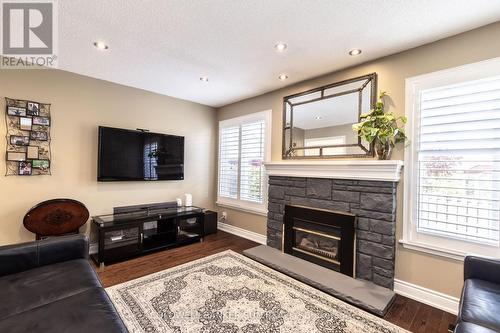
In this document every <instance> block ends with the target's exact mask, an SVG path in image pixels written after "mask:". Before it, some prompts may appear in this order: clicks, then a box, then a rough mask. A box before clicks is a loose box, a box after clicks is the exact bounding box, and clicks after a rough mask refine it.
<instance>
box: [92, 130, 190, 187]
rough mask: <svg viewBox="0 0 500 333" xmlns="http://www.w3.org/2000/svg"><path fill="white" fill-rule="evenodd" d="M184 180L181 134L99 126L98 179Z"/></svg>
mask: <svg viewBox="0 0 500 333" xmlns="http://www.w3.org/2000/svg"><path fill="white" fill-rule="evenodd" d="M180 179H184V137H182V136H176V135H167V134H159V133H151V132H145V131H133V130H126V129H120V128H112V127H103V126H99V156H98V169H97V180H98V181H134V180H135V181H137V180H148V181H149V180H180Z"/></svg>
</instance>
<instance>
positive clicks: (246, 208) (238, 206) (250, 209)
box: [215, 200, 267, 216]
mask: <svg viewBox="0 0 500 333" xmlns="http://www.w3.org/2000/svg"><path fill="white" fill-rule="evenodd" d="M215 204H216V205H217V206H219V207H225V208H230V209H234V210H239V211H242V212H246V213H252V214H256V215H262V216H267V207H266V208H262V207H260V206H261V205H258V207H257V205H255V206H252V205H245V204H244V201H242V200H235V202H225V201H217V202H216V203H215Z"/></svg>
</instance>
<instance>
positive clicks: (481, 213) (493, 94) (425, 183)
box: [410, 76, 500, 246]
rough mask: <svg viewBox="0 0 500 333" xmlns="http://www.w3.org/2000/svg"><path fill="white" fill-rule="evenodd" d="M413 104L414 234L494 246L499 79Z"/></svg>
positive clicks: (427, 94) (426, 92)
mask: <svg viewBox="0 0 500 333" xmlns="http://www.w3.org/2000/svg"><path fill="white" fill-rule="evenodd" d="M417 98H418V100H419V103H418V108H419V110H418V111H419V112H418V119H414V120H413V121H416V122H417V127H416V128H417V130H416V134H417V135H415V136H414V138H413V140H414V142H411V143H410V144H414V145H417V147H418V148H417V154H416V160H415V161H414V163H416V164H417V165H416V167H417V173H416V174H417V178H418V180H417V182H416V186H415V187H414V188H413V190H416V191H417V193H416V195H415V198H416V201H417V202H416V220H417V221H416V222H417V232H421V233H428V234H431V235H436V236H444V237H448V238H454V239H458V240H463V241H468V242H476V243H481V244H486V245H496V246H498V243H499V220H500V214H499V211H500V207H499V202H500V76H494V77H488V78H485V79H481V80H472V81H467V82H461V83H460V84H452V85H446V86H441V87H438V88H432V89H423V90H421V91H420V92H419V96H418V97H417Z"/></svg>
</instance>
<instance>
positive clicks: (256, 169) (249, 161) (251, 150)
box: [240, 120, 266, 203]
mask: <svg viewBox="0 0 500 333" xmlns="http://www.w3.org/2000/svg"><path fill="white" fill-rule="evenodd" d="M265 126H266V124H265V122H264V121H263V120H261V121H257V122H252V123H248V124H243V125H242V126H241V174H240V184H241V185H240V199H241V200H247V201H251V202H256V203H262V201H263V191H262V189H263V181H262V180H263V176H264V165H263V162H264V138H265V136H264V135H265Z"/></svg>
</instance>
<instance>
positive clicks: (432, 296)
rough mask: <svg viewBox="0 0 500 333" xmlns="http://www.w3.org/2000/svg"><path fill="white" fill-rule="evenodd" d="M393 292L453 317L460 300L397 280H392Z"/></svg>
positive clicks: (456, 312)
mask: <svg viewBox="0 0 500 333" xmlns="http://www.w3.org/2000/svg"><path fill="white" fill-rule="evenodd" d="M394 292H396V293H397V294H399V295H402V296H405V297H408V298H411V299H413V300H416V301H418V302H420V303H424V304H427V305H430V306H433V307H435V308H437V309H440V310H444V311H446V312H449V313H452V314H454V315H456V314H458V306H459V303H460V299H459V298H457V297H453V296H450V295H447V294H443V293H440V292H438V291H435V290H431V289H428V288H424V287H421V286H418V285H416V284H413V283H409V282H406V281H402V280H398V279H395V280H394Z"/></svg>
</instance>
